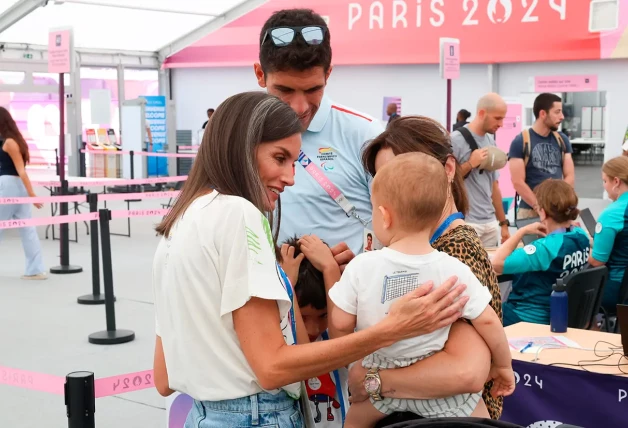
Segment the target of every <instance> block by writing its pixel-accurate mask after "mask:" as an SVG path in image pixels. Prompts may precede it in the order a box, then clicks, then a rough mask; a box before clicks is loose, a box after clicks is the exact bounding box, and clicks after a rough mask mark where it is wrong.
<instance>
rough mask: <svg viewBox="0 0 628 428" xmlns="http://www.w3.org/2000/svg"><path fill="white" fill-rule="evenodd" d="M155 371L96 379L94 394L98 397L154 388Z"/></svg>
mask: <svg viewBox="0 0 628 428" xmlns="http://www.w3.org/2000/svg"><path fill="white" fill-rule="evenodd" d="M154 387H155V382H154V380H153V371H152V370H144V371H143V372H136V373H129V374H123V375H118V376H111V377H105V378H102V379H96V380H95V381H94V395H95V396H96V398H101V397H109V396H110V395H118V394H122V393H125V392H132V391H139V390H142V389H148V388H154Z"/></svg>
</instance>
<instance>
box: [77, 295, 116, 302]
mask: <svg viewBox="0 0 628 428" xmlns="http://www.w3.org/2000/svg"><path fill="white" fill-rule="evenodd" d="M76 301H77V302H78V303H79V304H81V305H104V304H105V295H104V294H86V295H84V296H80V297H78V298H77V299H76ZM113 301H114V302H115V301H116V298H115V297H114V298H113Z"/></svg>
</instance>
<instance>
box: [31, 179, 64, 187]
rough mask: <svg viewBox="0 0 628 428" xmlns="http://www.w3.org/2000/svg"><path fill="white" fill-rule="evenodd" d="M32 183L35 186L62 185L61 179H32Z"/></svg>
mask: <svg viewBox="0 0 628 428" xmlns="http://www.w3.org/2000/svg"><path fill="white" fill-rule="evenodd" d="M31 184H32V185H33V186H44V187H61V182H60V181H51V180H44V181H39V180H31Z"/></svg>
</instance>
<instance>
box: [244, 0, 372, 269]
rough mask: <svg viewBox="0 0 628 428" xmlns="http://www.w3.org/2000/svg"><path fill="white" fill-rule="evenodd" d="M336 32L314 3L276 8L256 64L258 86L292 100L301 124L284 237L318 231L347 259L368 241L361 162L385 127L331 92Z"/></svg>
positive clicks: (286, 196)
mask: <svg viewBox="0 0 628 428" xmlns="http://www.w3.org/2000/svg"><path fill="white" fill-rule="evenodd" d="M330 38H331V34H330V31H329V28H328V27H327V24H326V23H325V20H324V19H323V18H322V17H321V16H320V15H318V14H317V13H314V12H313V11H312V10H309V9H288V10H280V11H278V12H275V13H273V14H272V15H271V16H270V18H268V20H267V21H266V23H264V26H263V27H262V30H261V32H260V36H259V44H260V53H259V63H257V64H255V66H254V69H255V75H256V77H257V81H258V84H259V86H260V87H262V88H266V90H267V91H268V93H270V94H273V95H276V96H277V97H279V98H280V99H281V100H282V101H284V102H285V103H286V104H288V105H290V107H292V109H293V110H294V111H295V112H296V113H297V114H298V116H299V119H300V120H301V124H302V126H303V134H302V139H303V143H302V146H301V153H300V158H299V162H297V164H296V165H295V182H296V184H295V186H293V187H290V188H286V191H285V192H284V193H283V195H282V196H281V209H282V210H283V214H284V215H281V231H280V236H279V240H280V241H281V242H284V241H286V240H288V239H289V238H290V237H293V236H303V235H305V234H310V233H314V234H316V235H317V236H319V237H320V238H321V239H323V240H324V241H325V242H327V243H328V244H330V246H331V248H332V252H333V253H334V255H335V256H336V259H337V261H338V262H339V264H340V265H341V266H342V265H344V264H346V263H347V262H348V261H349V260H350V259H351V258H352V257H353V255H354V254H357V253H359V252H362V250H363V248H364V246H365V242H364V241H365V238H364V236H365V234H364V229H365V228H368V224H369V222H370V216H371V200H370V188H369V182H370V177H369V175H368V174H366V173H365V172H364V169H363V168H362V165H361V164H360V150H361V148H362V146H363V145H364V143H365V142H366V141H368V140H370V139H372V138H373V137H375V136H377V135H379V134H380V133H381V132H382V131H383V128H382V125H381V123H380V121H378V120H374V119H373V118H372V117H370V116H368V115H366V114H364V113H360V112H358V111H356V110H354V109H351V108H347V107H344V106H341V105H339V104H336V103H334V102H333V101H332V100H331V99H330V98H329V97H327V96H326V95H325V87H326V85H327V81H328V79H329V77H330V75H331V72H332V66H331V59H332V49H331V40H330ZM319 180H320V181H319ZM323 186H324V187H325V188H324V187H323ZM326 189H328V190H326ZM330 189H336V190H338V192H340V193H342V195H344V199H340V198H339V196H338V194H337V193H336V191H335V190H330ZM278 214H281V211H279V210H278Z"/></svg>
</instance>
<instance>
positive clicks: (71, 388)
mask: <svg viewBox="0 0 628 428" xmlns="http://www.w3.org/2000/svg"><path fill="white" fill-rule="evenodd" d="M64 393H65V406H66V410H67V415H68V428H95V422H94V413H95V412H96V398H95V394H94V373H92V372H73V373H70V374H68V375H67V376H66V377H65V388H64Z"/></svg>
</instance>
